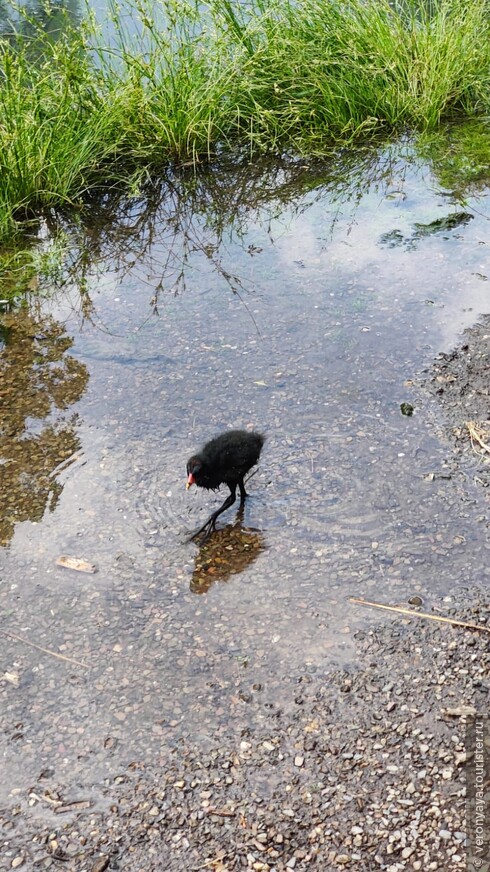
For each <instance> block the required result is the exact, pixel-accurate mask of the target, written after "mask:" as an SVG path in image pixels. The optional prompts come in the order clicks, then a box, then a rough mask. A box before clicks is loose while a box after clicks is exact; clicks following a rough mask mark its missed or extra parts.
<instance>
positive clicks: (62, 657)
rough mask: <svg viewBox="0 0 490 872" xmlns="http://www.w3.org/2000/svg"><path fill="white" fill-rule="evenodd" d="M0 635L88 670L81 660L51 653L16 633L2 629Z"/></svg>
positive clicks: (54, 652)
mask: <svg viewBox="0 0 490 872" xmlns="http://www.w3.org/2000/svg"><path fill="white" fill-rule="evenodd" d="M0 633H2V634H3V635H4V636H8V638H9V639H15V640H16V641H17V642H23V643H24V645H29V647H30V648H36V650H37V651H42V652H43V654H50V655H51V657H57V658H58V660H65V661H66V662H67V663H74V664H75V666H82V667H83V669H88V665H87V663H82V661H81V660H74V659H73V657H66V656H65V655H64V654H58V653H57V652H56V651H50V650H49V648H43V647H42V646H41V645H36V643H35V642H30V641H29V640H28V639H24V638H23V637H22V636H16V634H15V633H8V632H7V630H2V629H0Z"/></svg>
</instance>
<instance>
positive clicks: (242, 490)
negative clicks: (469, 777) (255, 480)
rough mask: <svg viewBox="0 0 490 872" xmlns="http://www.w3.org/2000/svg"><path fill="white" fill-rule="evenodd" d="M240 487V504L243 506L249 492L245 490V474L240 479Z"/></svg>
mask: <svg viewBox="0 0 490 872" xmlns="http://www.w3.org/2000/svg"><path fill="white" fill-rule="evenodd" d="M238 487H239V488H240V505H241V506H243V504H244V502H245V500H246V499H247V497H248V493H247V491H246V490H245V485H244V483H243V475H242V477H241V478H240V479H239V480H238Z"/></svg>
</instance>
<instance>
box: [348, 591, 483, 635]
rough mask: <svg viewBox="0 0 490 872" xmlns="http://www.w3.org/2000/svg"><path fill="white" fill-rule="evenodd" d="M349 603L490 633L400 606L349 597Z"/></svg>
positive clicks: (473, 626)
mask: <svg viewBox="0 0 490 872" xmlns="http://www.w3.org/2000/svg"><path fill="white" fill-rule="evenodd" d="M349 602H351V603H355V604H356V605H359V606H371V607H372V608H373V609H384V610H385V611H387V612H398V614H401V615H408V616H409V617H410V618H425V619H426V620H428V621H438V622H439V623H442V624H452V625H453V626H455V627H466V629H467V630H479V631H480V632H483V633H490V627H484V626H483V625H482V624H469V623H468V622H467V621H457V620H456V619H455V618H444V617H442V615H431V614H429V613H428V612H414V611H413V610H412V609H405V608H403V607H402V606H386V605H384V603H374V602H370V600H364V599H357V598H356V597H353V596H351V597H349Z"/></svg>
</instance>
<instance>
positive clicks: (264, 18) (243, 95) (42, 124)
mask: <svg viewBox="0 0 490 872" xmlns="http://www.w3.org/2000/svg"><path fill="white" fill-rule="evenodd" d="M132 3H133V5H132V18H133V21H136V20H138V22H139V24H138V33H139V36H138V38H137V39H136V38H135V37H134V36H129V35H128V33H127V32H126V31H125V30H124V29H123V26H122V25H121V24H120V23H117V15H115V16H114V17H115V20H116V24H115V29H116V34H117V36H116V41H115V44H113V45H112V46H110V47H108V46H104V45H103V44H102V42H101V37H100V35H98V34H97V28H96V26H95V24H94V23H93V21H90V20H88V21H87V22H85V23H84V25H83V27H81V28H80V26H78V28H71V29H70V28H67V29H66V30H65V31H64V32H63V34H60V35H59V36H58V38H57V39H56V40H53V38H52V36H51V37H47V36H46V35H44V33H43V32H42V31H41V30H40V29H39V30H38V31H37V32H36V29H35V27H34V26H31V27H30V29H29V33H30V35H29V36H28V37H24V38H17V39H16V40H7V39H5V38H4V39H2V41H1V42H0V164H1V172H0V242H2V241H3V242H6V241H7V240H8V239H9V238H11V237H12V234H14V232H15V231H16V230H18V228H19V226H23V225H24V222H25V220H26V219H29V218H30V217H33V216H35V215H39V214H40V213H41V212H42V211H43V210H48V209H52V208H60V207H62V208H64V207H67V206H68V207H69V206H71V205H73V204H77V203H79V202H82V201H83V200H84V199H85V198H86V197H87V196H89V195H90V194H91V193H93V192H94V191H95V190H97V189H101V188H107V187H108V186H113V185H118V186H119V185H123V186H126V185H127V186H128V187H129V186H131V185H132V186H134V185H136V184H138V180H140V179H141V178H143V177H145V176H146V175H149V176H151V175H158V174H161V172H162V170H163V169H164V168H165V167H167V166H168V165H169V163H176V164H182V163H187V162H197V161H202V160H206V159H207V158H208V157H210V156H212V155H213V154H215V153H216V152H220V151H223V150H230V149H231V150H233V149H234V148H240V149H243V148H244V147H246V148H247V149H248V150H249V152H250V154H251V155H253V154H254V153H255V154H256V153H257V152H259V151H260V152H264V151H266V152H278V151H280V152H284V151H289V152H295V153H300V154H315V155H321V154H327V153H328V151H329V149H331V148H332V146H333V145H338V144H339V143H347V142H353V141H354V140H355V139H356V138H363V139H366V138H369V137H371V136H372V137H374V136H376V135H379V133H380V132H390V131H397V130H400V129H407V128H408V129H419V130H420V129H423V130H430V129H432V128H434V127H436V126H437V124H438V123H439V121H440V120H441V119H442V118H443V117H447V116H454V115H460V116H463V115H483V114H485V113H487V112H488V111H489V110H490V38H489V37H490V24H489V22H490V15H489V7H488V5H487V3H486V2H481V0H470V2H463V0H440V2H438V3H432V4H428V3H427V2H415V0H404V2H403V3H400V4H399V5H396V4H394V8H393V6H390V5H389V4H388V3H387V2H385V0H346V2H342V0H331V2H329V0H302V2H301V3H299V4H292V3H290V2H288V0H270V2H267V0H254V2H252V4H247V5H246V6H240V5H239V3H238V2H230V0H211V2H210V3H209V4H207V5H205V6H203V5H202V4H201V5H199V6H197V5H196V4H195V3H192V2H191V3H190V2H186V0H162V3H161V9H160V10H159V14H158V16H157V17H155V14H154V5H155V4H154V3H153V0H132ZM429 6H430V8H431V11H430V12H429V11H428V9H429ZM162 22H164V24H163V25H162ZM94 46H95V49H94Z"/></svg>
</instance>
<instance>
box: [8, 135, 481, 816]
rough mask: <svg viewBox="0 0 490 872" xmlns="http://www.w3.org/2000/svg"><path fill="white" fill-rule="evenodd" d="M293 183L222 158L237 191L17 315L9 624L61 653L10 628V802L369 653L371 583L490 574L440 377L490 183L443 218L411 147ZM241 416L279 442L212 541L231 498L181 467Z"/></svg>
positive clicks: (375, 595)
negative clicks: (215, 515) (443, 409)
mask: <svg viewBox="0 0 490 872" xmlns="http://www.w3.org/2000/svg"><path fill="white" fill-rule="evenodd" d="M286 176H287V174H284V177H279V175H278V174H276V176H275V178H274V179H273V178H272V175H271V176H270V177H269V176H263V177H260V175H259V174H258V175H257V176H256V177H254V179H253V180H252V170H250V173H249V179H250V180H252V181H253V183H254V184H255V186H256V191H257V192H260V191H262V192H263V196H262V198H261V200H260V203H261V205H258V206H255V207H253V206H251V205H250V203H249V204H248V205H247V204H246V202H245V201H242V200H241V199H240V196H241V194H240V190H239V187H240V186H239V185H238V183H236V184H235V186H234V187H233V190H230V189H229V188H227V187H226V174H225V173H223V174H222V176H221V177H220V180H221V181H222V182H223V188H222V191H224V196H223V204H224V205H223V206H222V208H221V206H220V202H221V201H220V196H219V190H217V189H215V190H214V191H213V192H212V196H210V197H209V198H208V200H206V191H205V189H203V190H197V191H196V193H195V199H194V201H193V211H192V213H189V211H185V210H184V211H183V212H182V213H181V214H179V216H178V220H177V218H176V215H177V213H178V210H177V205H179V203H180V201H179V203H177V201H176V200H174V201H171V200H169V199H167V200H166V201H165V205H162V206H161V207H158V208H157V209H156V210H154V211H153V213H152V218H151V221H150V222H145V220H143V217H144V216H143V213H142V207H141V204H139V203H138V202H136V201H135V203H134V204H133V206H132V207H131V208H130V209H128V210H127V215H126V218H125V219H124V221H122V222H121V224H120V225H119V229H118V230H117V232H114V233H113V234H110V233H107V234H104V232H103V231H102V230H101V231H100V234H99V235H98V236H97V234H98V231H97V229H95V230H93V231H92V233H93V235H94V236H96V237H97V241H96V244H95V245H94V247H93V248H92V254H91V260H90V262H89V266H88V268H87V262H86V258H85V259H83V258H80V259H78V260H77V257H76V255H74V261H73V264H74V265H73V267H72V273H71V275H72V277H71V279H70V281H68V283H67V286H66V287H65V288H64V289H63V290H62V291H61V290H58V291H56V290H54V291H53V292H52V294H51V296H50V297H49V298H48V299H47V300H46V301H45V302H43V303H33V304H32V305H31V307H30V308H29V309H28V310H25V311H17V312H10V313H9V314H6V315H5V316H4V318H3V332H2V335H1V336H0V355H1V356H0V366H1V367H2V383H1V384H2V398H1V399H2V421H3V433H2V438H1V441H0V448H1V451H2V463H1V465H0V474H1V485H2V493H4V494H7V495H8V496H7V500H6V502H5V504H4V506H3V509H2V516H1V518H0V533H1V539H2V549H1V553H0V571H1V576H0V577H1V584H0V610H1V615H2V623H1V626H2V630H3V631H5V632H7V633H10V634H13V635H14V636H18V637H20V639H22V640H27V641H30V642H32V643H34V644H36V645H38V646H41V647H42V648H45V649H47V651H44V652H43V651H40V650H38V649H37V648H32V647H29V646H28V645H27V644H25V643H24V642H23V641H21V640H20V639H15V638H12V636H5V635H3V636H0V647H1V649H2V662H3V664H4V666H3V670H4V672H5V673H7V674H8V677H7V679H6V680H4V681H2V682H1V683H0V693H1V696H2V720H3V729H2V735H1V737H0V748H1V752H2V755H3V759H4V764H5V772H6V777H5V778H4V779H2V781H1V787H0V795H2V797H3V798H5V796H6V795H8V794H9V793H10V792H11V791H12V789H14V790H15V789H20V790H22V791H24V790H25V788H26V787H28V786H30V785H32V783H34V782H35V781H36V780H37V779H38V778H39V776H40V773H41V772H42V771H43V770H46V769H47V770H48V771H49V772H50V774H49V775H48V776H46V777H47V778H48V779H49V778H55V779H56V780H57V783H63V784H65V785H66V784H69V785H71V786H72V787H73V788H74V787H75V786H77V787H83V786H87V785H91V784H93V783H96V782H97V781H98V780H99V779H100V778H102V777H105V776H106V775H111V776H112V775H114V774H117V773H118V772H120V771H121V770H122V769H123V768H124V767H125V766H126V765H127V764H128V763H129V762H131V761H135V760H138V759H147V758H148V757H149V756H151V757H152V758H156V759H157V758H158V754H159V753H160V750H161V748H162V747H164V746H168V744H171V745H172V744H174V743H176V742H177V741H178V739H179V737H180V736H182V735H183V734H190V735H193V736H195V737H197V738H198V739H199V741H201V742H206V740H207V738H208V737H211V736H212V735H214V734H215V733H216V731H219V730H226V729H236V730H237V731H241V730H243V729H246V728H247V726H249V725H250V724H257V723H260V719H261V712H263V711H264V710H265V708H269V709H270V708H271V707H272V708H273V707H278V706H281V705H283V704H284V698H285V696H286V694H284V688H285V687H286V686H287V685H289V684H291V683H295V682H297V681H300V679H301V676H302V674H304V673H305V672H312V673H313V672H314V673H317V675H319V676H321V675H322V674H323V673H324V672H325V671H326V669H328V667H329V666H331V664H332V663H340V664H347V665H348V666H349V668H355V663H356V650H355V641H354V640H353V633H354V632H355V630H356V629H357V628H359V627H363V626H366V625H367V624H369V623H371V622H374V621H379V620H391V618H387V617H384V616H383V615H381V617H380V614H379V613H372V612H368V611H367V610H365V609H361V608H359V607H358V606H355V605H353V604H351V603H350V602H349V599H348V598H349V597H350V596H357V597H360V596H362V597H367V598H370V599H378V600H381V601H383V602H387V603H396V602H400V603H405V604H406V603H407V600H408V599H409V598H410V597H411V596H413V595H414V594H419V595H420V596H422V598H423V600H424V604H425V606H426V607H427V608H430V606H431V602H432V601H436V602H438V603H440V599H441V597H444V596H446V597H450V596H451V593H452V592H453V593H454V591H455V590H457V589H458V588H459V587H460V586H461V585H466V584H473V585H474V584H484V583H486V582H487V581H488V569H487V567H488V565H489V559H488V546H487V542H486V534H487V532H488V531H487V528H486V526H485V520H484V517H483V508H482V503H483V498H482V495H481V493H479V492H478V491H477V489H476V488H475V487H474V485H473V483H472V469H471V467H470V466H468V469H465V470H463V474H461V473H458V472H456V471H455V469H454V468H453V464H452V463H451V450H452V449H451V445H450V444H448V443H447V442H445V441H444V440H443V438H442V437H441V436H440V429H441V428H440V418H439V414H440V413H439V410H438V409H437V408H435V406H434V404H433V401H432V400H430V398H428V397H427V396H426V395H425V394H424V392H423V391H422V390H421V388H420V381H421V378H422V375H423V372H424V369H427V368H428V367H430V365H431V362H432V360H433V359H434V357H435V356H436V355H437V354H438V353H439V352H441V351H448V350H450V348H451V347H452V346H453V344H454V343H455V342H456V340H457V338H458V336H459V334H460V332H461V331H462V329H463V328H464V327H465V326H468V325H470V324H472V323H474V321H475V320H476V319H477V317H478V314H479V313H480V312H483V311H488V308H489V306H488V302H489V301H488V283H487V282H486V281H485V277H486V274H487V272H488V256H487V247H488V246H487V238H488V224H487V219H486V210H487V205H488V192H487V191H483V192H481V193H480V194H479V195H478V198H474V199H473V200H469V201H468V202H466V203H465V206H464V211H465V212H468V213H471V214H472V215H473V216H474V217H473V218H472V219H469V220H467V221H461V223H457V226H455V227H452V228H451V229H449V230H447V229H441V230H437V229H434V226H432V227H431V228H429V230H427V227H428V225H430V224H431V222H433V221H435V220H437V219H441V218H444V217H446V216H447V215H449V214H452V213H454V212H460V211H462V208H461V205H460V204H459V203H458V202H457V201H456V200H453V199H452V197H451V196H450V194H449V193H448V192H443V191H441V190H439V188H438V183H437V180H436V179H434V178H433V177H432V176H431V173H430V171H429V169H428V167H427V166H426V165H424V164H422V163H420V162H418V161H417V160H416V159H415V157H414V156H413V154H412V153H411V151H410V148H409V147H408V146H400V148H399V149H395V148H394V149H389V150H386V151H385V152H384V153H382V154H381V155H380V158H379V162H377V163H376V162H374V163H373V161H371V181H369V179H368V177H367V176H366V175H365V174H364V175H363V174H362V173H361V176H359V169H358V168H357V169H356V165H355V162H354V164H353V168H352V175H351V176H349V175H346V174H345V173H344V174H341V177H342V179H343V181H342V183H341V184H333V183H328V182H326V181H324V183H323V184H320V183H319V182H318V178H317V176H315V175H314V173H313V170H311V171H310V170H308V168H307V167H305V168H304V171H303V180H302V182H301V186H302V190H303V193H297V189H298V187H300V186H299V185H296V186H291V187H290V186H289V185H288V180H287V177H286ZM359 178H361V182H359ZM244 179H245V181H246V179H247V175H246V174H245V176H244ZM269 184H270V187H269V188H268V185H269ZM274 186H277V190H278V194H277V196H274V193H273V192H274ZM218 188H219V186H218ZM266 191H268V193H269V196H266V193H265V192H266ZM271 192H272V193H271ZM213 197H214V199H213ZM233 197H236V202H235V203H234V205H235V207H236V208H235V210H234V220H233V221H229V220H228V209H229V205H230V201H231V200H232V199H233ZM211 200H212V201H213V206H212V208H211V206H210V201H211ZM170 201H171V202H172V207H171V209H170V210H169V206H168V204H169V202H170ZM220 209H221V211H220ZM420 225H423V227H425V228H426V230H425V231H424V229H423V228H422V229H421V227H420ZM135 228H136V230H135ZM82 263H83V267H84V270H85V272H84V280H83V285H82V283H81V280H80V276H81V270H82ZM81 287H82V292H81V290H80V288H81ZM403 402H409V403H411V404H413V406H414V409H415V413H414V414H413V415H412V416H404V415H402V414H401V411H400V404H401V403H403ZM238 426H239V427H247V428H248V427H250V428H252V427H254V428H258V429H260V430H262V432H264V433H265V434H266V437H267V441H266V445H265V448H264V450H263V454H262V459H261V462H260V466H259V468H258V471H257V472H256V474H255V475H254V476H253V477H252V479H251V480H250V484H249V488H248V489H249V492H250V499H249V500H248V501H247V504H246V507H245V512H244V517H243V522H242V526H241V527H240V526H239V525H238V526H232V525H233V522H234V520H235V517H236V512H235V511H234V510H233V509H232V510H230V511H229V512H228V513H227V514H226V515H223V516H222V519H220V520H222V522H223V523H222V524H221V527H220V529H219V531H218V532H217V534H216V535H215V536H214V537H212V539H211V540H209V541H208V543H207V544H206V546H205V547H204V548H203V549H201V551H199V549H198V547H197V546H196V545H195V544H194V543H192V542H189V541H188V536H189V532H190V531H192V530H193V529H195V528H196V527H198V526H200V525H201V524H202V523H203V521H204V520H205V519H206V517H207V515H208V514H209V513H210V512H211V511H212V509H213V508H215V507H216V506H217V505H219V504H220V501H221V500H222V499H223V498H224V494H222V495H219V494H212V493H207V492H206V493H202V492H198V491H196V489H193V490H192V491H190V492H189V493H186V490H185V463H186V460H187V458H188V456H189V455H190V454H191V453H192V452H193V451H194V450H195V449H196V448H198V447H199V446H200V445H201V444H202V443H203V442H204V441H205V440H206V439H208V438H209V437H210V436H212V435H214V434H216V433H217V432H219V431H221V430H223V429H225V428H228V427H238ZM431 473H435V476H432V475H430V474H431ZM60 555H69V556H75V557H79V558H84V559H85V560H87V561H89V562H90V563H93V564H95V565H96V567H97V570H98V571H97V572H96V573H95V574H93V575H92V574H82V573H78V572H75V571H72V570H69V569H66V568H63V567H60V566H58V565H57V564H56V559H57V558H58V557H59V556H60ZM49 652H57V653H60V654H62V655H63V656H64V657H66V658H71V660H75V661H78V662H81V663H83V664H85V666H86V667H87V668H85V667H84V666H83V665H76V664H75V663H73V662H71V660H70V661H68V660H66V661H63V660H59V659H56V658H55V657H53V656H52V654H51V653H49ZM33 813H37V814H40V813H41V811H40V807H36V810H35V812H33Z"/></svg>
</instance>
